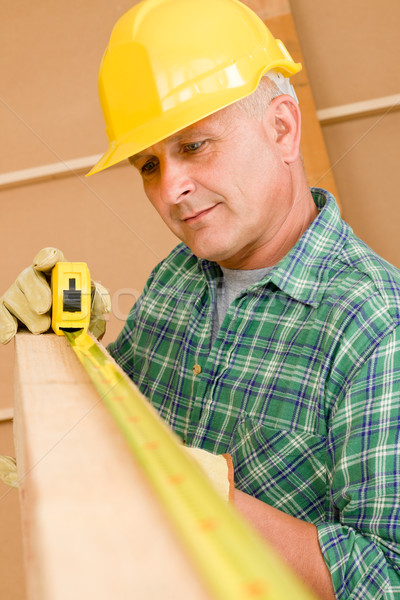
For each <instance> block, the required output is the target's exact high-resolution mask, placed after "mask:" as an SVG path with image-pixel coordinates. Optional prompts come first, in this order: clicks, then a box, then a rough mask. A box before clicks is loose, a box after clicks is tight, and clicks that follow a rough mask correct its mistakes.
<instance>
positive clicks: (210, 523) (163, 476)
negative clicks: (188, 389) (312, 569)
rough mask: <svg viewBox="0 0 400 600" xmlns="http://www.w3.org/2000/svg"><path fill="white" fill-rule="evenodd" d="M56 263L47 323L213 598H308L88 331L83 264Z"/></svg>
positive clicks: (281, 563)
mask: <svg viewBox="0 0 400 600" xmlns="http://www.w3.org/2000/svg"><path fill="white" fill-rule="evenodd" d="M64 265H68V266H64ZM55 269H57V270H56V271H55V273H54V271H53V273H54V276H53V277H52V288H53V301H56V302H57V304H56V307H55V308H56V310H55V311H54V310H53V325H52V327H53V329H54V331H55V332H56V333H58V334H59V335H62V334H65V337H66V338H67V340H68V341H69V343H70V344H71V346H72V348H73V350H74V352H75V353H76V355H77V357H78V358H79V360H80V362H81V363H82V365H83V367H84V368H85V370H86V372H87V373H88V375H89V377H90V378H91V380H92V382H93V384H94V385H95V387H96V389H97V391H98V393H99V395H100V397H101V399H102V401H103V402H104V403H105V405H106V406H107V408H108V409H109V411H110V413H111V415H112V416H113V418H114V419H115V421H116V422H117V424H118V426H119V428H120V430H121V431H122V433H123V435H124V436H125V439H126V441H127V442H128V444H129V446H130V448H131V450H132V452H133V455H134V457H135V459H136V461H137V462H138V463H139V465H140V466H141V467H142V470H143V472H144V474H145V475H146V477H147V479H148V481H149V483H150V484H151V486H152V488H153V491H154V492H155V494H156V496H157V497H158V499H159V501H160V502H161V504H162V506H163V508H164V510H165V512H166V514H167V516H168V517H169V519H170V521H171V523H172V525H173V527H174V529H175V531H176V532H177V534H178V536H179V537H180V539H181V541H182V543H183V545H184V547H185V549H186V551H187V553H188V555H189V557H190V558H191V559H192V561H193V562H194V564H195V566H196V567H197V570H198V572H199V574H200V576H201V578H202V580H204V583H205V584H206V585H207V586H208V588H209V590H210V593H211V597H212V598H214V599H215V600H292V599H294V598H295V599H296V600H312V599H313V598H314V596H313V595H312V594H311V593H310V592H309V591H308V590H307V589H306V588H305V586H304V585H303V583H302V582H300V580H299V579H298V578H297V576H295V575H294V574H293V573H292V571H290V570H289V568H288V567H287V566H286V565H285V564H284V563H283V562H282V560H281V559H280V558H279V557H278V556H277V555H276V553H275V551H274V550H272V549H271V548H270V547H269V546H268V545H266V543H265V542H264V540H263V539H261V537H260V536H259V535H258V534H257V532H256V531H254V530H253V529H252V528H251V527H250V526H249V525H248V524H247V522H246V521H245V520H244V519H243V518H242V517H241V515H239V513H238V512H237V511H236V510H235V509H234V508H233V507H232V506H230V505H228V504H227V503H226V502H225V501H224V500H223V499H222V498H221V497H220V496H219V495H218V494H217V492H216V491H215V490H214V488H213V487H212V485H211V483H210V482H209V481H208V479H207V477H206V476H205V474H204V473H203V471H202V470H201V469H200V467H199V466H198V465H197V464H196V463H195V462H194V461H193V459H192V458H191V457H190V456H188V455H187V454H186V453H185V452H184V450H183V448H182V445H181V442H180V440H179V439H178V437H177V436H176V435H175V434H174V433H173V431H172V430H171V429H170V428H169V427H168V426H167V425H166V424H165V423H164V422H163V421H162V419H161V418H160V417H159V415H158V413H157V412H156V410H155V409H154V407H153V406H152V405H151V404H150V403H149V402H148V401H147V400H146V398H145V397H144V396H143V395H142V394H141V393H140V391H139V389H138V388H137V387H136V386H135V385H134V384H133V382H132V381H131V380H130V379H129V378H128V377H127V375H126V374H125V373H124V372H123V371H122V370H121V369H120V367H119V366H118V365H117V364H116V363H115V361H114V360H113V359H112V358H111V357H110V356H109V355H108V353H107V352H106V351H105V350H104V349H103V348H101V347H100V346H99V345H98V343H97V342H96V341H95V340H94V339H93V338H92V337H91V336H90V335H89V334H88V333H86V331H87V326H88V323H89V319H90V314H89V315H88V314H86V313H85V311H84V310H81V311H78V310H77V308H79V306H78V304H79V300H78V299H79V298H81V300H82V299H83V298H84V297H85V296H87V294H90V277H89V279H87V276H88V271H87V266H86V265H85V264H84V263H57V265H56V267H55ZM71 279H75V283H74V284H71ZM65 292H67V293H66V294H64V293H65ZM71 292H74V293H73V294H71ZM77 292H81V293H80V294H79V293H77ZM89 297H90V295H89ZM71 307H72V308H73V310H72V311H70V309H71ZM80 308H82V306H81V307H80ZM78 312H80V313H82V314H81V315H80V317H79V318H77V319H76V320H75V321H74V318H72V317H71V313H72V315H73V316H77V313H78ZM71 323H74V325H72V326H71ZM82 323H83V324H82ZM305 551H307V549H305Z"/></svg>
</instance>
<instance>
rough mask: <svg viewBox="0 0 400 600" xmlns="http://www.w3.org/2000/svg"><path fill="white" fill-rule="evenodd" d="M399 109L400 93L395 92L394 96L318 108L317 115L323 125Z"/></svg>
mask: <svg viewBox="0 0 400 600" xmlns="http://www.w3.org/2000/svg"><path fill="white" fill-rule="evenodd" d="M399 109H400V94H394V95H393V96H384V97H382V98H372V99H371V100H362V101H360V102H351V103H350V104H342V105H341V106H332V107H330V108H322V109H320V110H317V117H318V120H319V122H320V123H321V125H330V124H331V123H340V122H342V121H348V120H349V119H358V118H360V117H361V118H362V117H371V116H373V115H382V114H384V113H387V112H391V111H394V110H399Z"/></svg>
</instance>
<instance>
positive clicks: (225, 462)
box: [183, 446, 235, 502]
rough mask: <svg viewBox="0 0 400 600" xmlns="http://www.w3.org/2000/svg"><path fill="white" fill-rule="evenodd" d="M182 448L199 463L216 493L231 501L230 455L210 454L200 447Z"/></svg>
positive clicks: (231, 474)
mask: <svg viewBox="0 0 400 600" xmlns="http://www.w3.org/2000/svg"><path fill="white" fill-rule="evenodd" d="M183 448H184V450H185V452H187V453H188V454H189V456H191V457H192V458H193V459H194V460H195V461H196V462H197V464H198V465H200V467H201V468H202V470H203V471H204V473H205V474H206V476H207V477H208V478H209V480H210V481H211V484H212V485H213V487H214V488H215V490H216V491H217V493H218V494H219V495H220V496H222V498H223V499H224V500H226V502H228V501H232V502H233V493H234V490H235V484H234V480H233V476H234V473H233V462H232V457H231V455H230V454H212V453H211V452H207V450H203V449H202V448H190V447H189V446H183Z"/></svg>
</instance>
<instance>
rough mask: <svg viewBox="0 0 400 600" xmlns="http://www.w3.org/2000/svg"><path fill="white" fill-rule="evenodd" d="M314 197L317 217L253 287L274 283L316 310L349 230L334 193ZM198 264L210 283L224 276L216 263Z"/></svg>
mask: <svg viewBox="0 0 400 600" xmlns="http://www.w3.org/2000/svg"><path fill="white" fill-rule="evenodd" d="M311 194H312V196H313V199H314V202H315V204H316V206H317V208H318V211H319V214H318V216H317V217H316V218H315V219H314V221H313V222H312V223H311V225H310V226H309V227H308V229H307V230H306V231H305V233H304V234H303V235H302V237H301V238H300V239H299V241H298V242H297V244H296V245H295V246H294V247H293V248H292V249H291V250H290V252H288V254H287V255H286V256H285V257H284V258H283V259H282V260H280V261H279V263H278V264H277V265H276V266H275V267H273V268H272V270H271V271H270V272H269V273H268V274H267V275H266V276H265V277H263V278H262V279H261V280H260V281H259V282H257V283H255V284H253V285H252V286H251V288H252V289H256V288H258V287H260V286H265V285H267V284H268V283H269V282H272V283H273V284H275V285H276V286H277V287H278V288H279V289H281V290H282V291H283V292H285V293H286V294H287V295H288V296H290V297H292V298H293V299H295V300H298V301H299V302H303V303H304V304H309V305H311V306H313V307H315V308H316V307H317V306H318V305H319V302H320V300H321V298H322V295H323V293H324V288H323V287H321V282H322V279H323V277H324V274H325V273H326V266H327V265H328V263H329V262H331V261H332V258H334V257H335V256H337V255H338V254H339V253H340V251H341V249H342V247H343V245H344V243H345V241H346V239H347V237H348V234H349V230H350V228H349V226H348V225H347V224H346V223H345V222H344V221H343V220H342V218H341V215H340V211H339V207H338V205H337V203H336V200H335V198H334V196H333V195H332V194H330V193H329V192H327V191H326V190H323V189H321V188H311ZM197 261H198V267H199V268H200V270H201V271H202V272H203V275H205V277H206V279H207V280H209V281H210V282H212V281H215V279H216V278H218V277H221V276H222V272H221V269H220V268H219V266H218V265H217V264H216V263H214V262H209V261H208V260H205V259H199V258H198V259H197Z"/></svg>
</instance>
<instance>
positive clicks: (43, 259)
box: [32, 247, 66, 273]
mask: <svg viewBox="0 0 400 600" xmlns="http://www.w3.org/2000/svg"><path fill="white" fill-rule="evenodd" d="M65 261H66V258H65V256H64V254H63V253H62V251H61V250H58V248H50V247H49V248H42V249H41V250H39V252H38V253H37V254H36V256H35V258H34V259H33V263H32V266H33V268H34V269H36V270H37V271H43V272H44V273H48V272H50V271H51V270H52V269H53V267H54V265H55V264H56V263H58V262H65Z"/></svg>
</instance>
